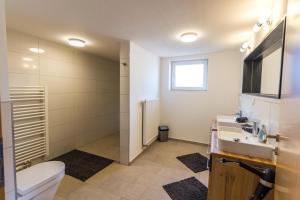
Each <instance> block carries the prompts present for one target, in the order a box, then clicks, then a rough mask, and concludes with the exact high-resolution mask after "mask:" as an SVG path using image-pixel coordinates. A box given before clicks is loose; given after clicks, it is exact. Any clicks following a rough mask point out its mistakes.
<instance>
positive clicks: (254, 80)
mask: <svg viewBox="0 0 300 200" xmlns="http://www.w3.org/2000/svg"><path fill="white" fill-rule="evenodd" d="M284 33H285V19H284V20H283V21H282V22H281V23H280V24H279V25H278V26H277V27H276V28H275V29H274V30H273V31H272V32H271V33H270V34H269V35H268V36H267V37H266V38H265V39H264V40H263V41H262V42H261V43H260V44H259V45H258V46H257V47H256V48H255V49H254V50H253V51H252V52H251V53H250V54H249V55H248V56H247V57H246V58H245V59H244V68H243V87H242V93H243V94H251V95H256V96H264V97H270V98H278V99H280V97H281V77H282V67H283V48H284V46H283V45H284Z"/></svg>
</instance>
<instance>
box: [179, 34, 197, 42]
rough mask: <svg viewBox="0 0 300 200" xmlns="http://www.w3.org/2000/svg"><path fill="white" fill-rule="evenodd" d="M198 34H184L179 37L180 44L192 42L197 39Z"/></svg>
mask: <svg viewBox="0 0 300 200" xmlns="http://www.w3.org/2000/svg"><path fill="white" fill-rule="evenodd" d="M198 37H199V36H198V33H195V32H186V33H183V34H181V35H180V40H181V42H186V43H189V42H194V41H196V40H197V39H198Z"/></svg>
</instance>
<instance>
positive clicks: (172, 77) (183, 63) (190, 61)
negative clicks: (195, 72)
mask: <svg viewBox="0 0 300 200" xmlns="http://www.w3.org/2000/svg"><path fill="white" fill-rule="evenodd" d="M178 64H179V65H180V64H182V65H188V64H203V65H204V73H203V76H204V77H203V82H204V85H203V87H176V85H175V83H176V76H175V68H176V65H178ZM207 81H208V59H198V60H183V61H172V62H171V90H175V91H176V90H185V91H207Z"/></svg>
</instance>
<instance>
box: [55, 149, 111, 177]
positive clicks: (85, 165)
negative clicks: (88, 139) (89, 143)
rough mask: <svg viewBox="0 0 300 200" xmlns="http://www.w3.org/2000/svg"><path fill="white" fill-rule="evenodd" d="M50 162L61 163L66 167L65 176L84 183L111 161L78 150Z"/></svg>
mask: <svg viewBox="0 0 300 200" xmlns="http://www.w3.org/2000/svg"><path fill="white" fill-rule="evenodd" d="M52 160H58V161H62V162H64V163H65V165H66V174H67V175H69V176H73V177H74V178H77V179H79V180H81V181H85V180H87V179H88V178H90V177H91V176H93V175H94V174H96V173H97V172H99V171H100V170H102V169H104V168H105V167H107V166H108V165H110V164H111V163H112V162H113V161H112V160H110V159H107V158H103V157H101V156H96V155H94V154H90V153H86V152H83V151H79V150H73V151H70V152H68V153H66V154H64V155H61V156H59V157H57V158H54V159H52Z"/></svg>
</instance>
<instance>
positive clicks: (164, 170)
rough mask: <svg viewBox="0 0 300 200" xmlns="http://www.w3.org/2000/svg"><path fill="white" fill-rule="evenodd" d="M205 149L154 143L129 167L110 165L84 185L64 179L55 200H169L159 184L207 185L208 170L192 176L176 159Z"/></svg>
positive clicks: (173, 142)
mask: <svg viewBox="0 0 300 200" xmlns="http://www.w3.org/2000/svg"><path fill="white" fill-rule="evenodd" d="M206 149H207V146H204V145H203V146H202V145H196V144H191V143H186V142H180V141H175V140H170V141H169V142H167V143H159V142H155V143H154V144H153V145H151V147H149V148H148V149H147V150H146V151H144V153H143V154H141V155H140V156H139V157H138V158H137V159H136V160H135V161H134V162H133V163H132V164H131V165H130V166H124V165H121V164H118V163H113V164H111V165H110V166H108V167H107V168H105V169H104V170H102V171H100V172H99V173H97V174H96V175H95V176H93V177H91V178H90V179H88V180H87V181H86V182H84V183H83V182H81V181H79V180H76V179H74V178H72V177H70V176H65V178H64V180H63V182H62V184H61V186H60V187H59V190H58V192H57V195H56V200H102V199H103V200H167V199H168V200H169V199H170V198H169V196H168V195H167V193H166V192H165V191H164V190H163V188H162V185H165V184H168V183H172V182H174V181H179V180H182V179H185V178H188V177H192V176H194V177H196V178H197V179H198V180H199V181H200V182H202V183H203V184H204V185H207V184H208V171H204V172H201V173H197V174H195V173H193V172H192V171H191V170H190V169H188V168H186V167H185V166H184V165H183V164H182V163H181V162H180V161H178V160H177V159H176V156H178V155H184V154H189V153H195V152H200V153H201V154H203V155H206Z"/></svg>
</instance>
